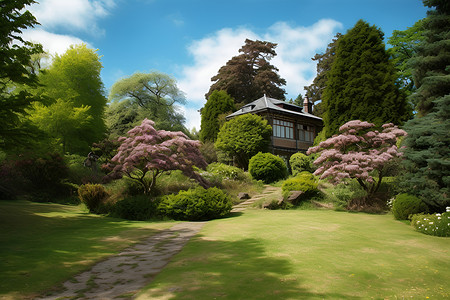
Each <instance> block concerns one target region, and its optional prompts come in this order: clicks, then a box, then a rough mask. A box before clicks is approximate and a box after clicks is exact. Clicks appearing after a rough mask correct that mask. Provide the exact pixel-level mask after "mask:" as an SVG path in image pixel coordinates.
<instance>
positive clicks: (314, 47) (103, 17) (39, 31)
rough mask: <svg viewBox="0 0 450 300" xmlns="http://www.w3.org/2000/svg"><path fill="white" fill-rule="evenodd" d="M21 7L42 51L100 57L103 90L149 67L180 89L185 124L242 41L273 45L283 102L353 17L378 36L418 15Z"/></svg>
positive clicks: (111, 5)
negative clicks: (81, 47)
mask: <svg viewBox="0 0 450 300" xmlns="http://www.w3.org/2000/svg"><path fill="white" fill-rule="evenodd" d="M37 1H38V2H39V3H38V4H35V5H33V6H31V7H29V10H30V11H31V12H32V13H33V15H34V16H35V17H36V18H37V20H38V21H39V22H40V23H41V26H39V27H36V28H34V29H30V30H27V31H26V32H24V36H25V38H26V39H28V40H31V41H34V42H40V43H41V44H43V46H44V48H45V49H46V50H47V51H48V52H50V53H52V54H53V53H59V54H62V53H64V52H65V51H66V49H67V48H68V47H69V46H70V45H71V44H79V43H85V44H87V45H88V46H89V47H91V48H93V49H98V51H99V54H100V55H102V64H103V71H102V79H103V82H104V84H105V88H106V91H108V89H109V88H110V87H111V86H112V85H113V84H114V82H116V81H117V80H118V79H120V78H123V77H125V76H130V75H132V74H133V73H135V72H149V71H152V70H158V71H161V72H164V73H167V74H169V75H171V76H173V77H174V78H176V79H177V82H178V87H179V88H180V89H181V90H182V91H183V92H185V94H186V97H187V104H186V105H185V106H183V107H180V109H181V110H182V111H184V112H185V116H186V120H187V121H186V126H187V127H188V128H190V129H191V128H192V127H196V128H197V129H199V128H200V115H199V113H198V112H197V110H198V109H199V108H201V107H202V106H203V105H204V103H205V101H206V100H205V98H204V94H205V93H206V92H207V91H208V89H209V87H210V85H211V77H212V76H214V75H216V74H217V71H218V70H219V68H220V67H221V66H223V65H225V64H226V62H227V61H228V60H229V59H230V58H231V57H233V56H235V55H237V54H238V50H239V48H241V46H242V45H243V44H244V41H245V39H247V38H249V39H253V40H255V39H258V40H266V41H270V42H274V43H277V44H278V47H277V48H276V52H277V54H278V55H277V56H276V57H275V58H274V59H273V60H272V64H273V65H275V66H276V67H277V68H278V69H279V70H280V71H279V73H280V76H281V77H282V78H284V79H286V81H287V85H286V86H285V90H286V92H287V98H288V99H290V98H296V97H297V95H298V94H299V93H302V94H304V90H303V87H304V86H305V85H309V84H310V83H311V81H312V80H313V79H314V77H315V68H316V65H315V63H314V62H313V61H312V60H311V57H313V56H314V54H315V53H319V52H323V51H324V50H325V49H326V46H327V44H328V43H330V42H331V39H332V37H333V36H334V35H335V34H336V33H337V32H341V33H345V32H346V31H347V30H348V29H350V28H352V27H353V26H354V25H355V23H356V22H357V21H358V20H359V19H363V20H365V21H367V22H369V23H370V24H373V25H376V26H377V27H379V28H380V29H381V30H382V31H383V32H384V33H385V36H386V37H389V36H391V35H392V31H393V30H404V29H406V28H407V27H410V26H412V25H413V24H414V23H415V22H416V21H417V20H419V19H422V18H424V17H425V16H426V11H427V9H426V8H425V7H424V6H423V4H422V1H420V0H226V1H218V0H37Z"/></svg>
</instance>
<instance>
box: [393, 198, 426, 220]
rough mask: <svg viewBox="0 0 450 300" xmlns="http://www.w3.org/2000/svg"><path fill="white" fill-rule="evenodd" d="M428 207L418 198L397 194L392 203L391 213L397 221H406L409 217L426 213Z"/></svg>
mask: <svg viewBox="0 0 450 300" xmlns="http://www.w3.org/2000/svg"><path fill="white" fill-rule="evenodd" d="M427 212H428V206H427V205H426V204H425V202H423V201H422V200H421V199H420V198H418V197H416V196H414V195H410V194H406V193H404V194H399V195H397V196H396V197H395V199H394V201H393V203H392V213H393V214H394V217H395V218H396V219H397V220H408V218H409V216H410V215H414V214H419V213H427Z"/></svg>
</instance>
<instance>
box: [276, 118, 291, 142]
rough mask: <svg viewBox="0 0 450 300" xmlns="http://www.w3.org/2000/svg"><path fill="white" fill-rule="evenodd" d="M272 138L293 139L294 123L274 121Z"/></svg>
mask: <svg viewBox="0 0 450 300" xmlns="http://www.w3.org/2000/svg"><path fill="white" fill-rule="evenodd" d="M273 136H276V137H280V138H285V139H294V123H292V122H287V121H282V120H277V119H274V120H273Z"/></svg>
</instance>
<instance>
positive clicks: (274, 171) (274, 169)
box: [248, 152, 287, 183]
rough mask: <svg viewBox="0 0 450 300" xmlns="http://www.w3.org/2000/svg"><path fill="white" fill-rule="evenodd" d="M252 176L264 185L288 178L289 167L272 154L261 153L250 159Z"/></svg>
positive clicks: (249, 168)
mask: <svg viewBox="0 0 450 300" xmlns="http://www.w3.org/2000/svg"><path fill="white" fill-rule="evenodd" d="M248 171H249V173H250V175H252V177H253V178H255V179H256V180H262V181H263V182H264V183H272V182H274V181H277V180H280V179H283V178H286V175H287V167H286V164H285V163H284V161H283V159H282V158H281V157H279V156H276V155H273V154H272V153H262V152H259V153H258V154H256V155H255V156H253V157H252V158H251V159H250V162H249V165H248Z"/></svg>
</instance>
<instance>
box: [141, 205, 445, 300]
mask: <svg viewBox="0 0 450 300" xmlns="http://www.w3.org/2000/svg"><path fill="white" fill-rule="evenodd" d="M449 282H450V239H449V238H439V237H432V236H428V235H424V234H421V233H418V232H415V231H414V230H413V228H412V227H411V226H409V225H406V224H405V223H402V222H399V221H395V220H394V218H393V217H392V215H369V214H363V213H358V214H355V213H346V212H335V211H321V210H312V211H305V210H297V211H295V210H291V211H267V210H247V211H245V212H244V213H243V214H242V215H238V216H234V217H230V218H227V219H222V220H215V221H211V222H209V223H208V224H207V225H206V226H205V227H204V229H203V230H202V231H201V234H200V235H199V236H198V237H196V238H195V239H193V240H191V242H189V243H188V244H187V246H186V247H185V248H184V249H183V251H182V252H181V253H180V254H179V255H178V256H177V257H176V258H175V259H174V260H173V261H172V262H171V263H170V264H169V265H168V267H166V268H165V269H164V270H163V271H162V273H160V274H159V275H158V276H157V277H156V279H155V281H153V282H152V283H151V284H150V285H149V286H148V287H147V288H146V290H144V291H143V292H142V293H141V295H140V297H139V299H216V298H217V299H427V298H428V297H429V298H430V299H445V298H449V297H450V284H449Z"/></svg>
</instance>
